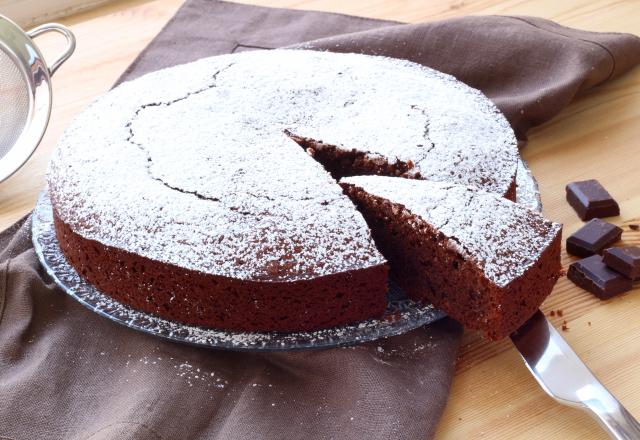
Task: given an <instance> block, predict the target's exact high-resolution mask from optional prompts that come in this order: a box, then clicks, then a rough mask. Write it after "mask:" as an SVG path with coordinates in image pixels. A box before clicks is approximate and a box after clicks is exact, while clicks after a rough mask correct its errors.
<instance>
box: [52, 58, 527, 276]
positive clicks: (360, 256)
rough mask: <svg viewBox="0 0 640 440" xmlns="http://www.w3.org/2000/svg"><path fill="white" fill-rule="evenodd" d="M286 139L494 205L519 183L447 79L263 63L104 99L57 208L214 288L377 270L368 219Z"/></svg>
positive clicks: (505, 151)
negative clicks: (235, 281) (233, 281)
mask: <svg viewBox="0 0 640 440" xmlns="http://www.w3.org/2000/svg"><path fill="white" fill-rule="evenodd" d="M408 84H411V86H410V87H408V86H407V85H408ZM285 130H289V131H291V132H292V133H295V134H296V135H300V136H305V137H309V138H313V139H316V140H321V141H324V142H327V143H329V144H333V145H336V146H339V147H341V148H349V149H350V148H357V149H360V150H363V151H367V152H369V155H370V156H372V157H378V158H381V159H382V160H388V161H395V160H402V161H412V163H414V164H415V167H414V168H413V170H412V172H413V173H420V174H421V176H423V177H426V178H430V179H435V180H453V181H456V182H463V183H468V184H476V185H483V186H484V187H485V188H487V189H489V190H491V191H495V192H498V193H501V194H504V193H505V192H506V191H507V189H508V188H509V186H510V185H511V182H512V180H513V176H514V174H515V169H516V159H517V150H516V147H515V139H514V137H513V133H512V131H511V129H510V128H509V126H508V124H507V122H506V120H505V119H504V117H502V116H501V115H500V114H499V112H498V111H497V110H496V108H495V107H494V106H493V105H492V104H491V103H490V101H489V100H487V99H486V98H485V97H484V96H482V95H481V94H480V93H479V92H477V91H475V90H473V89H471V88H469V87H467V86H465V85H464V84H462V83H460V82H458V81H456V80H455V79H453V78H452V77H450V76H447V75H444V74H441V73H439V72H435V71H433V70H431V69H427V68H424V67H422V66H419V65H416V64H413V63H410V62H407V61H402V60H395V59H389V58H382V57H371V56H365V55H355V54H332V53H324V52H312V51H286V50H282V51H281V50H278V51H256V52H247V53H241V54H234V55H225V56H220V57H213V58H207V59H203V60H200V61H197V62H195V63H191V64H188V65H182V66H177V67H174V68H170V69H166V70H163V71H159V72H154V73H151V74H149V75H146V76H144V77H142V78H139V79H137V80H134V81H132V82H129V83H125V84H123V85H121V86H119V87H118V88H116V89H114V90H113V91H112V92H110V93H108V94H107V95H105V96H104V97H103V98H102V99H100V100H98V101H97V102H96V103H94V104H93V105H92V106H91V107H90V108H89V109H88V110H87V111H85V112H84V113H83V114H82V115H80V116H79V117H78V118H77V119H76V121H75V122H74V123H73V124H72V126H71V127H70V128H69V129H68V130H67V131H66V132H65V135H64V136H63V138H62V139H61V141H60V142H59V145H58V148H57V150H56V152H55V153H54V156H53V159H52V162H51V165H50V169H49V175H48V181H49V185H50V188H51V193H52V198H53V203H54V206H55V207H56V210H57V212H58V215H59V216H60V217H61V219H62V220H63V221H64V222H65V223H67V224H69V225H70V226H71V227H72V229H73V230H74V231H75V232H76V233H79V234H80V235H82V236H83V237H85V238H88V239H93V240H97V241H99V242H101V243H103V244H105V245H108V246H114V247H118V248H121V249H124V250H127V251H130V252H133V253H137V254H139V255H141V256H144V257H147V258H151V259H154V260H157V261H162V262H166V263H170V264H175V265H178V266H181V267H184V268H187V269H192V270H198V271H201V272H205V273H210V274H214V275H222V276H229V277H233V278H240V279H250V280H298V279H308V278H311V277H316V276H322V275H328V274H332V273H339V272H344V271H347V270H354V269H359V268H366V267H371V266H375V265H378V264H382V263H383V262H384V258H383V257H382V256H381V255H380V253H379V252H378V251H377V250H376V248H375V246H374V244H373V241H372V239H371V236H370V232H369V230H368V228H367V226H366V223H365V222H364V219H363V218H362V216H361V215H360V214H359V213H358V212H357V211H356V210H355V209H354V207H353V204H352V203H351V202H350V201H349V200H348V199H347V198H346V197H345V196H344V195H343V194H342V192H341V190H340V188H339V186H338V185H336V183H335V182H334V181H333V180H332V179H331V177H330V175H329V174H328V173H327V172H326V171H325V170H324V169H323V168H322V167H321V166H320V165H319V164H318V163H316V162H315V161H314V160H313V159H312V158H310V157H308V156H307V155H306V154H305V153H304V151H303V150H302V149H301V148H300V147H299V146H298V145H297V144H295V143H294V142H293V141H292V140H291V139H289V138H288V137H287V135H285V134H284V131H285Z"/></svg>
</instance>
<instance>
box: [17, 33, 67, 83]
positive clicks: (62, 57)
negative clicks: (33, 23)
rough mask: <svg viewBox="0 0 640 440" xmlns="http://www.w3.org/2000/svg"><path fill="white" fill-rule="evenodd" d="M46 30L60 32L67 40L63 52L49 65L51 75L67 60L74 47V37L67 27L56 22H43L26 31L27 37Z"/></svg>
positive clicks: (35, 35)
mask: <svg viewBox="0 0 640 440" xmlns="http://www.w3.org/2000/svg"><path fill="white" fill-rule="evenodd" d="M47 32H57V33H59V34H62V35H63V36H64V37H65V39H66V40H67V47H65V49H64V52H62V54H61V55H60V56H59V57H58V59H57V60H55V61H54V62H53V64H52V65H51V67H49V75H51V76H53V74H54V73H56V70H58V67H60V66H61V65H62V63H64V62H65V61H67V60H68V59H69V57H70V56H71V54H72V53H73V51H74V50H75V49H76V37H75V36H74V35H73V33H72V32H71V31H70V30H69V29H67V28H66V27H65V26H63V25H61V24H58V23H47V24H43V25H41V26H38V27H36V28H33V29H31V30H30V31H28V32H27V35H29V37H31V38H35V37H37V36H38V35H41V34H44V33H47Z"/></svg>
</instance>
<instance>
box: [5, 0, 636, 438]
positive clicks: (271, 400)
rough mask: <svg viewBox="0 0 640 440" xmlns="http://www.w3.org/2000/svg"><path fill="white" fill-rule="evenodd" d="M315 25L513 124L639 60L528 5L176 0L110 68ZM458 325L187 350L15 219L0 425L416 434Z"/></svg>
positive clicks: (440, 385)
mask: <svg viewBox="0 0 640 440" xmlns="http://www.w3.org/2000/svg"><path fill="white" fill-rule="evenodd" d="M310 40H315V41H313V42H312V43H310V46H312V47H314V48H319V49H322V48H324V49H330V50H340V51H355V52H366V53H378V54H385V55H390V56H396V57H404V58H408V59H411V60H414V61H418V62H421V63H424V64H426V65H430V66H433V67H435V68H438V69H440V70H443V71H446V72H449V73H452V74H454V75H456V76H458V77H459V78H460V79H462V80H464V81H466V82H467V83H469V84H471V85H473V86H476V87H479V88H480V89H482V90H483V91H484V92H485V93H487V94H489V96H490V97H492V99H493V100H494V101H495V102H496V103H497V104H498V105H499V106H500V107H501V109H502V110H503V111H505V112H506V114H507V116H508V117H509V119H510V121H511V122H512V124H513V125H514V127H516V129H517V130H518V132H519V134H520V135H521V137H522V136H523V135H524V133H525V132H526V129H527V128H528V127H530V126H532V125H536V124H539V123H541V122H543V121H545V120H547V119H549V118H550V117H552V116H553V115H555V114H556V113H557V112H558V111H559V110H560V109H562V108H563V107H564V106H565V105H566V104H567V103H568V102H570V101H571V99H572V98H573V97H574V96H575V95H576V94H577V93H578V92H580V91H582V90H585V89H587V88H590V87H592V86H594V85H597V84H600V83H602V82H605V81H607V80H608V79H611V78H613V77H614V76H617V75H619V74H621V73H623V72H624V71H626V70H628V69H629V68H631V67H632V66H633V65H635V64H637V63H639V62H640V40H638V39H637V38H636V37H633V36H630V35H623V34H594V33H589V32H582V31H576V30H571V29H566V28H563V27H560V26H558V25H555V24H553V23H550V22H548V21H544V20H539V19H531V18H510V17H468V18H462V19H455V20H448V21H444V22H436V23H424V24H418V25H399V24H397V23H392V22H385V21H379V20H369V19H362V18H357V17H348V16H343V15H337V14H326V13H317V12H305V11H291V10H281V9H267V8H259V7H253V6H243V5H236V4H233V3H226V2H216V1H207V0H191V1H188V2H187V3H186V4H185V5H184V6H183V8H182V9H181V10H180V11H179V12H178V14H177V15H176V16H175V17H174V18H173V19H172V20H171V22H170V23H169V24H168V25H167V27H166V28H165V29H164V30H163V31H162V32H161V33H160V35H159V36H158V37H157V38H156V39H155V40H154V41H153V42H152V43H151V44H150V46H149V47H148V48H147V49H146V50H145V52H144V53H143V54H142V55H141V56H140V57H139V58H138V60H136V62H134V63H133V64H132V66H131V67H130V68H129V69H128V70H127V72H126V73H125V75H124V76H123V78H122V80H126V79H131V78H134V77H136V76H140V75H141V74H143V73H146V72H149V71H152V70H156V69H158V68H161V67H167V66H171V65H174V64H178V63H182V62H186V61H190V60H194V59H197V58H200V57H203V56H207V55H214V54H219V53H228V52H234V51H239V50H247V49H253V48H274V47H281V46H288V45H293V44H297V43H302V42H305V41H310ZM460 334H461V331H460V327H459V326H458V325H457V324H455V323H454V322H452V321H450V320H442V321H439V322H438V323H436V324H434V325H431V326H428V327H426V328H421V329H418V330H416V331H414V332H411V333H409V334H406V335H403V336H400V337H395V338H390V339H387V340H384V341H379V342H375V343H370V344H366V345H363V346H358V347H352V348H343V349H332V350H322V351H307V352H296V353H279V354H273V353H272V354H242V353H233V352H224V351H214V350H206V349H196V348H192V347H187V346H183V345H180V344H175V343H169V342H165V341H163V340H160V339H158V338H154V337H152V336H148V335H145V334H142V333H138V332H135V331H133V330H130V329H128V328H125V327H122V326H119V325H117V324H114V323H112V322H111V321H109V320H107V319H105V318H102V317H100V316H98V315H96V314H94V313H92V312H90V311H88V310H86V309H84V308H83V307H82V306H81V305H79V304H78V303H76V302H75V301H74V300H73V299H71V298H69V297H67V296H66V295H65V294H63V293H62V292H61V291H60V290H59V289H58V288H56V287H55V286H54V285H53V283H52V282H51V281H50V280H49V279H48V278H47V277H46V276H45V274H44V273H43V270H42V268H41V267H40V265H39V264H38V262H37V258H36V256H35V254H34V251H33V248H32V246H31V243H30V221H29V219H26V220H23V221H21V222H18V223H17V224H16V225H15V226H14V227H12V228H10V229H9V230H7V231H5V232H4V233H2V234H0V403H1V405H0V439H2V438H10V439H56V438H63V439H87V438H90V439H174V438H179V439H301V438H308V439H417V438H430V437H432V435H433V432H434V430H435V427H436V424H437V421H438V418H439V417H440V414H441V412H442V409H443V407H444V404H445V402H446V398H447V394H448V389H449V382H450V378H451V374H452V372H453V368H454V362H455V357H456V353H457V349H458V344H459V340H460Z"/></svg>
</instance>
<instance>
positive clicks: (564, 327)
mask: <svg viewBox="0 0 640 440" xmlns="http://www.w3.org/2000/svg"><path fill="white" fill-rule="evenodd" d="M562 331H563V332H566V331H569V327H567V326H566V325H564V324H562Z"/></svg>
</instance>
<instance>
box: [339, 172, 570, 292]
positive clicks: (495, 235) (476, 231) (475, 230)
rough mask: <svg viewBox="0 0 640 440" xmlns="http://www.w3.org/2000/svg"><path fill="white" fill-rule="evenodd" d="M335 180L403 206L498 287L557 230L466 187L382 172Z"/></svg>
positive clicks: (515, 206)
mask: <svg viewBox="0 0 640 440" xmlns="http://www.w3.org/2000/svg"><path fill="white" fill-rule="evenodd" d="M341 182H343V183H348V184H351V185H355V186H356V187H359V188H361V189H363V190H364V191H365V192H367V193H368V194H371V195H373V196H377V197H381V198H384V199H387V200H389V201H390V202H392V203H396V204H400V205H403V206H404V207H405V208H406V209H407V210H408V211H409V212H411V213H412V214H414V215H417V216H419V217H420V218H422V219H423V220H424V221H425V222H427V223H428V224H429V225H431V226H432V227H433V228H434V229H436V230H438V231H440V232H442V233H443V234H444V235H445V236H446V237H447V238H448V239H449V240H448V243H449V245H450V246H453V247H454V248H455V249H456V250H457V251H458V252H459V253H460V254H462V255H463V256H464V257H465V258H469V259H472V260H473V261H475V262H476V263H477V264H478V266H479V267H480V268H481V269H482V270H483V271H484V274H485V275H486V277H487V278H488V279H489V280H491V281H493V282H494V283H495V284H496V285H497V286H499V287H504V286H506V285H508V284H509V283H510V282H511V281H513V280H514V279H516V278H517V277H519V276H520V275H522V274H523V273H524V272H525V271H526V270H527V269H528V268H529V267H531V266H532V265H534V264H536V263H537V262H538V260H539V258H540V254H541V253H542V252H543V251H544V250H545V249H546V248H547V246H548V245H549V244H550V243H551V241H552V240H553V239H554V238H555V237H556V236H557V234H558V232H559V231H560V229H561V225H559V224H557V223H553V222H550V221H548V220H545V219H544V217H542V215H540V214H539V213H537V212H535V211H532V210H530V209H529V208H527V207H525V206H523V205H519V204H517V203H514V202H511V201H509V200H506V199H504V198H502V197H499V196H497V195H495V194H492V193H488V192H486V191H482V190H478V189H476V188H472V187H466V186H462V185H456V184H450V183H444V182H429V181H420V180H409V179H402V178H395V177H383V176H356V177H348V178H344V179H342V180H341Z"/></svg>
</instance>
